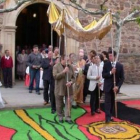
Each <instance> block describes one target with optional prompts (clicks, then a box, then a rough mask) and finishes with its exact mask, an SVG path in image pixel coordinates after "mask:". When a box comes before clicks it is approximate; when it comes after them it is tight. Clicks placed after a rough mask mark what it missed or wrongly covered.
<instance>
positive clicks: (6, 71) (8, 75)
mask: <svg viewBox="0 0 140 140" xmlns="http://www.w3.org/2000/svg"><path fill="white" fill-rule="evenodd" d="M2 71H3V80H4V86H5V87H11V86H12V68H3V69H2Z"/></svg>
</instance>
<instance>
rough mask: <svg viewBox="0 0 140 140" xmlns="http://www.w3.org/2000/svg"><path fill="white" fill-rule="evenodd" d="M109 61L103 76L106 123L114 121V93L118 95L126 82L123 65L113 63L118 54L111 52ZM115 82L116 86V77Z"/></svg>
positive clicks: (105, 65) (104, 68)
mask: <svg viewBox="0 0 140 140" xmlns="http://www.w3.org/2000/svg"><path fill="white" fill-rule="evenodd" d="M108 53H109V61H107V62H106V63H105V64H104V67H103V72H102V76H103V78H104V92H105V119H106V123H109V122H110V121H112V118H111V117H112V113H113V108H114V102H115V96H114V93H118V92H119V89H120V87H121V86H122V84H123V81H124V70H123V65H122V64H120V63H119V62H113V60H115V58H116V52H115V51H113V53H112V51H111V50H110V51H109V52H108ZM114 74H115V82H116V85H115V86H114V76H113V75H114Z"/></svg>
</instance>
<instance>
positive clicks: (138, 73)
mask: <svg viewBox="0 0 140 140" xmlns="http://www.w3.org/2000/svg"><path fill="white" fill-rule="evenodd" d="M119 61H120V62H121V63H122V64H123V66H124V71H125V82H126V83H131V84H140V54H120V57H119Z"/></svg>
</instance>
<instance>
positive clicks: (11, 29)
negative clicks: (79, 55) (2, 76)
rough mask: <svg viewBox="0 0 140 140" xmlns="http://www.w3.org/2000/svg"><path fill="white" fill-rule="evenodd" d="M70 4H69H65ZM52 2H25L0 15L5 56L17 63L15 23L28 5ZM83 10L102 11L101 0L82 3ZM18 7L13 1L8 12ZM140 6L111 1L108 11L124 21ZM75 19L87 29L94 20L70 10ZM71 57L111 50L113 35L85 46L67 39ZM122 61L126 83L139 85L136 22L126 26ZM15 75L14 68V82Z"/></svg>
mask: <svg viewBox="0 0 140 140" xmlns="http://www.w3.org/2000/svg"><path fill="white" fill-rule="evenodd" d="M66 1H68V0H66ZM50 2H51V0H37V1H36V0H35V1H32V2H26V3H24V4H23V5H22V6H20V7H19V8H18V9H17V10H15V11H12V12H9V13H1V14H0V44H2V45H3V49H2V52H4V50H5V49H8V50H10V52H11V55H12V57H13V59H14V62H15V40H16V29H17V27H16V20H17V17H18V15H19V14H20V12H21V11H22V10H23V9H24V8H26V7H27V6H29V5H32V4H35V3H43V4H46V5H48V4H49V3H50ZM79 2H80V3H81V6H82V7H84V8H87V9H89V10H95V9H98V8H99V4H100V3H101V2H102V0H79ZM54 3H55V4H56V6H57V8H58V9H62V8H63V5H62V4H61V3H60V2H59V1H57V0H54ZM14 5H15V1H14V0H9V1H7V3H6V4H5V6H4V7H5V8H9V7H12V6H14ZM138 5H139V6H140V0H135V1H132V0H112V1H111V2H110V1H109V2H108V3H106V7H109V8H110V9H111V10H112V11H113V12H115V11H119V12H120V14H121V18H124V17H125V16H127V15H128V14H129V13H130V12H131V11H132V10H133V8H134V7H137V6H138ZM69 9H70V11H71V13H72V15H73V17H74V18H76V17H79V19H80V22H81V23H82V25H83V26H84V25H87V24H88V23H90V22H91V21H92V20H93V18H94V17H93V16H91V15H87V14H84V13H83V12H82V11H77V10H75V9H73V8H71V7H69ZM113 38H114V40H115V28H113ZM67 44H68V53H71V52H75V53H76V52H78V49H79V48H83V49H84V50H85V52H86V53H88V52H89V51H90V50H92V49H94V50H96V47H95V46H96V45H95V44H99V45H100V46H99V48H98V52H101V51H102V50H106V51H107V50H108V48H109V47H111V38H110V33H108V34H107V35H106V36H105V38H103V39H102V40H101V41H95V40H93V41H91V42H86V43H79V42H77V41H75V40H73V39H69V38H68V39H67ZM119 61H120V62H122V63H123V65H124V70H125V82H126V83H133V84H140V26H139V25H137V23H135V22H130V23H127V24H126V25H125V26H123V29H122V40H121V50H120V57H119ZM14 74H15V67H14V68H13V80H14V77H15V76H14Z"/></svg>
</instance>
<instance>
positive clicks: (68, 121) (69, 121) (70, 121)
mask: <svg viewBox="0 0 140 140" xmlns="http://www.w3.org/2000/svg"><path fill="white" fill-rule="evenodd" d="M65 122H67V123H69V124H72V123H73V121H72V120H65Z"/></svg>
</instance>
